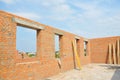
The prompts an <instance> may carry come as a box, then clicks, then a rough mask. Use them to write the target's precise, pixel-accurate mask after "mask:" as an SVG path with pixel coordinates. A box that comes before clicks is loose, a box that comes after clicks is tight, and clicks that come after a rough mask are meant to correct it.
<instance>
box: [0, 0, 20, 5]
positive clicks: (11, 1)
mask: <svg viewBox="0 0 120 80" xmlns="http://www.w3.org/2000/svg"><path fill="white" fill-rule="evenodd" d="M0 1H1V2H4V3H6V4H12V3H15V2H16V1H18V0H0Z"/></svg>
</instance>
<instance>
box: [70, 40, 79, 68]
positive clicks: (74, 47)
mask: <svg viewBox="0 0 120 80" xmlns="http://www.w3.org/2000/svg"><path fill="white" fill-rule="evenodd" d="M72 44H73V50H74V53H75V58H76V60H77V64H78V67H79V69H81V63H80V58H79V56H78V53H77V48H76V44H75V41H73V42H72Z"/></svg>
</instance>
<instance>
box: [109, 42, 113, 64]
mask: <svg viewBox="0 0 120 80" xmlns="http://www.w3.org/2000/svg"><path fill="white" fill-rule="evenodd" d="M108 47H109V53H108V55H109V63H110V64H112V52H111V44H109V46H108Z"/></svg>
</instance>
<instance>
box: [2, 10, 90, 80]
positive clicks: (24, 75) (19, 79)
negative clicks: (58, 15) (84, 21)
mask: <svg viewBox="0 0 120 80" xmlns="http://www.w3.org/2000/svg"><path fill="white" fill-rule="evenodd" d="M13 17H17V18H20V19H23V20H26V21H28V22H32V23H35V24H38V25H40V26H44V27H45V29H43V30H40V31H37V45H36V46H37V56H36V57H35V58H25V59H22V58H21V57H20V55H18V52H17V50H16V27H17V23H15V22H14V21H13V20H12V18H13ZM56 31H57V32H62V33H63V36H62V38H61V40H60V43H61V46H60V47H61V62H62V67H61V69H60V68H59V66H58V63H57V60H56V59H55V50H54V46H55V44H54V34H55V32H56ZM75 36H76V35H74V34H72V33H69V32H65V31H62V30H59V29H56V28H52V27H50V26H46V25H43V24H40V23H38V22H34V21H32V20H28V19H25V18H22V17H18V16H16V15H12V14H9V13H6V12H4V11H0V80H40V79H42V78H45V77H48V76H52V75H55V74H57V73H59V72H64V71H67V70H70V69H73V68H74V57H73V49H72V41H73V40H74V39H75ZM83 41H84V38H83V37H80V41H79V45H80V46H79V51H80V52H79V54H80V60H81V64H82V65H85V64H88V63H90V46H88V56H84V47H83ZM89 45H90V44H89Z"/></svg>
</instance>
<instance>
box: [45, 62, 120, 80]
mask: <svg viewBox="0 0 120 80" xmlns="http://www.w3.org/2000/svg"><path fill="white" fill-rule="evenodd" d="M45 80H120V65H113V64H112V65H110V64H89V65H86V66H83V67H82V70H76V69H73V70H70V71H67V72H64V73H60V74H58V75H56V76H52V77H49V78H47V79H45Z"/></svg>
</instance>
